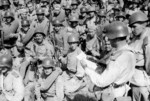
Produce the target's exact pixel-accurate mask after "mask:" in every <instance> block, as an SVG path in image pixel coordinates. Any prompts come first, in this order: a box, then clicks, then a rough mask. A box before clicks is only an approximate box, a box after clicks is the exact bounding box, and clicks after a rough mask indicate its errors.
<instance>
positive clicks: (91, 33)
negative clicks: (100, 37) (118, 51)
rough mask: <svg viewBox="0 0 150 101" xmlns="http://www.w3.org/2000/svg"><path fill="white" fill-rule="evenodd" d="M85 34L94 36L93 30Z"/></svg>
mask: <svg viewBox="0 0 150 101" xmlns="http://www.w3.org/2000/svg"><path fill="white" fill-rule="evenodd" d="M87 35H88V36H89V37H90V38H93V37H94V36H95V32H94V30H91V31H89V32H88V34H87Z"/></svg>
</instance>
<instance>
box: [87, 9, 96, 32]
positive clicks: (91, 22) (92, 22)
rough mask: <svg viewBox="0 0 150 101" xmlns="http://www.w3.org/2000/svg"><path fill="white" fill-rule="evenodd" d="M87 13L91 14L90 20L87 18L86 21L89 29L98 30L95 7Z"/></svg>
mask: <svg viewBox="0 0 150 101" xmlns="http://www.w3.org/2000/svg"><path fill="white" fill-rule="evenodd" d="M87 13H88V14H89V18H87V21H86V25H87V28H91V27H92V28H94V29H96V27H97V25H96V11H95V7H94V6H92V7H90V8H89V9H88V11H87Z"/></svg>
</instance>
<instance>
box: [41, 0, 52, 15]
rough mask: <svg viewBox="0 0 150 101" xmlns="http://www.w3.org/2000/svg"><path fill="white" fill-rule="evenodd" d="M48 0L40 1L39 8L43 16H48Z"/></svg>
mask: <svg viewBox="0 0 150 101" xmlns="http://www.w3.org/2000/svg"><path fill="white" fill-rule="evenodd" d="M49 3H50V2H49V0H41V7H42V8H43V9H44V11H45V16H48V15H49Z"/></svg>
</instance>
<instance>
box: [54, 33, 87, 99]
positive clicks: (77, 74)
mask: <svg viewBox="0 0 150 101" xmlns="http://www.w3.org/2000/svg"><path fill="white" fill-rule="evenodd" d="M71 36H75V35H70V36H69V37H68V40H69V38H71ZM75 37H76V36H75ZM75 40H76V39H74V41H75ZM81 52H82V51H81V49H80V48H79V47H77V48H76V49H75V50H74V51H73V52H69V53H68V55H67V57H66V58H65V59H62V62H63V63H65V64H67V70H66V71H64V72H63V74H62V75H61V76H60V77H59V78H58V80H57V82H56V95H57V97H58V99H59V101H62V100H63V99H64V94H66V95H70V94H72V93H74V92H76V91H78V90H80V89H81V88H82V87H83V86H85V85H84V83H83V77H84V70H83V68H82V67H81V65H80V62H79V60H78V59H77V58H75V57H76V56H78V55H79V54H80V53H81ZM74 84H76V85H74Z"/></svg>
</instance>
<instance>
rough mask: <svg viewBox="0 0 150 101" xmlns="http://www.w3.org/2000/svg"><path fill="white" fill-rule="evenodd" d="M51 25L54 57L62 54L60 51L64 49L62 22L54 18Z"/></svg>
mask: <svg viewBox="0 0 150 101" xmlns="http://www.w3.org/2000/svg"><path fill="white" fill-rule="evenodd" d="M53 26H54V31H53V33H51V34H53V35H52V38H51V39H52V41H53V43H54V47H55V58H58V57H59V56H60V55H61V54H62V51H63V49H64V39H63V34H64V33H63V30H64V27H63V25H62V22H60V21H59V20H55V21H54V22H53Z"/></svg>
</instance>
